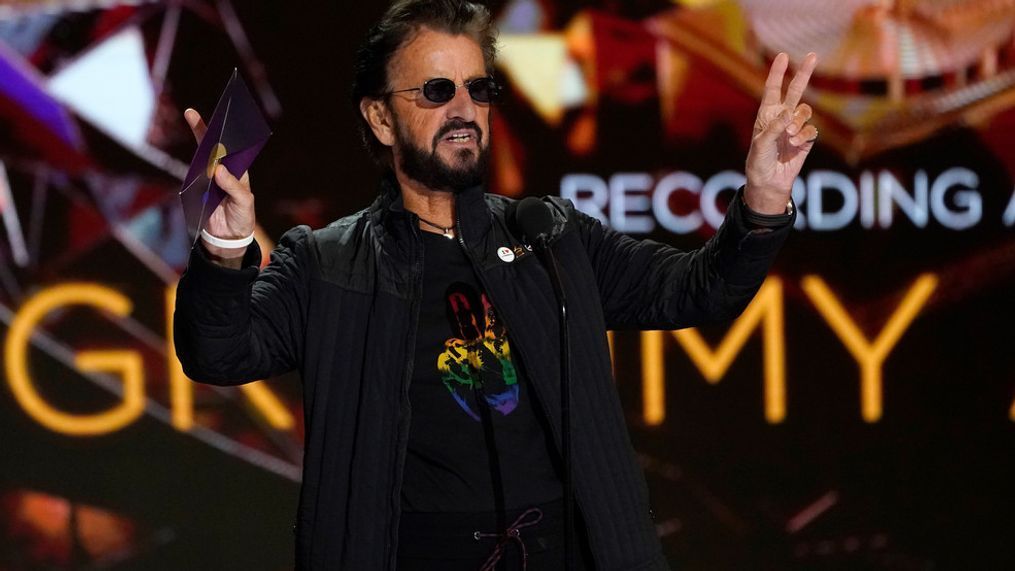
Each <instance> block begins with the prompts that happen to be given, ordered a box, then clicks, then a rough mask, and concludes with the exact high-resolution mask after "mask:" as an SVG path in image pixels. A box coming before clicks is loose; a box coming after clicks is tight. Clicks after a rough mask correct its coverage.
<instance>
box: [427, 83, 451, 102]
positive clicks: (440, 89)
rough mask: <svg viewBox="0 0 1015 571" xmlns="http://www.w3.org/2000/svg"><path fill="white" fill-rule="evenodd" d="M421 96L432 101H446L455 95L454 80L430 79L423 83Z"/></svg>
mask: <svg viewBox="0 0 1015 571" xmlns="http://www.w3.org/2000/svg"><path fill="white" fill-rule="evenodd" d="M423 97H426V98H427V100H429V101H432V102H434V103H447V102H448V101H451V100H452V99H453V98H454V97H455V82H453V81H451V80H450V79H445V78H437V79H431V80H430V81H427V82H426V83H424V84H423Z"/></svg>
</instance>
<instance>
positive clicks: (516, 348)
mask: <svg viewBox="0 0 1015 571" xmlns="http://www.w3.org/2000/svg"><path fill="white" fill-rule="evenodd" d="M461 224H462V220H461V217H460V216H459V215H458V213H457V211H456V212H455V234H456V235H457V236H458V244H459V245H461V247H462V250H464V251H465V257H466V258H468V260H469V263H470V264H472V269H473V271H474V272H476V276H477V277H478V278H479V283H480V284H482V285H483V289H484V290H486V295H487V296H488V297H489V298H490V303H492V304H493V306H494V307H497V300H495V299H494V298H493V292H492V291H490V287H489V285H488V284H487V282H486V276H484V275H483V268H482V266H481V265H480V264H479V263H478V262H476V260H475V259H474V258H473V257H472V252H471V251H470V250H469V248H468V247H467V246H466V245H465V238H464V236H463V234H462V227H461ZM497 318H498V319H500V320H501V321H503V322H504V326H505V327H506V328H507V330H508V331H513V329H512V328H511V324H510V323H508V320H507V316H505V315H504V314H502V313H497ZM511 351H512V352H517V353H518V358H519V359H521V360H522V361H525V354H524V353H523V352H522V348H521V346H520V345H518V346H513V347H511ZM529 381H530V382H531V386H532V388H533V390H535V391H536V396H537V397H538V400H539V403H540V404H539V408H540V410H541V411H542V413H543V416H545V417H546V420H547V423H546V424H547V425H548V426H549V427H550V431H551V432H552V433H553V436H554V443H556V441H558V440H560V439H561V438H562V437H561V434H560V431H559V429H558V424H559V419H558V422H553V419H552V418H550V415H549V413H547V411H546V407H545V406H544V405H543V404H542V403H544V402H546V395H544V394H542V391H541V390H540V387H539V386H538V383H536V382H532V381H533V380H532V379H529ZM557 453H558V455H560V457H561V461H563V453H562V451H561V450H559V449H558V450H557ZM577 496H578V494H577V491H576V492H575V505H576V506H579V509H580V505H581V504H580V503H579V502H578V498H577Z"/></svg>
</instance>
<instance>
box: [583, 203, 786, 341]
mask: <svg viewBox="0 0 1015 571" xmlns="http://www.w3.org/2000/svg"><path fill="white" fill-rule="evenodd" d="M741 193H742V190H741V191H740V192H737V194H736V196H735V197H734V201H733V202H731V203H730V207H729V209H728V211H727V213H726V218H725V220H724V221H723V224H722V225H721V226H720V227H719V229H718V231H716V233H715V235H713V236H712V237H711V238H710V239H709V240H708V241H707V242H706V243H705V244H704V246H702V247H701V248H699V249H697V250H694V251H689V252H685V251H682V250H678V249H676V248H673V247H671V246H668V245H666V244H662V243H659V242H655V241H653V240H636V239H634V238H631V237H630V236H626V235H624V234H622V233H620V232H617V231H614V230H612V229H610V228H606V227H604V226H603V225H602V223H601V222H600V221H599V220H597V219H595V218H593V217H591V216H588V215H586V214H584V213H581V212H578V211H574V215H575V216H576V217H577V222H578V228H579V232H580V233H581V235H582V240H583V241H584V244H585V247H586V250H587V251H588V255H589V258H590V260H591V263H592V266H593V271H594V272H595V276H596V281H597V285H598V287H599V292H600V296H601V298H602V304H603V312H604V316H605V318H606V325H607V327H608V328H610V329H680V328H683V327H694V326H697V325H701V324H704V323H712V322H722V321H729V320H732V319H734V318H735V317H737V316H738V315H740V313H741V312H742V311H743V310H744V308H746V307H747V305H748V304H749V303H750V301H751V299H753V298H754V294H755V293H757V291H758V289H759V288H760V287H761V284H762V282H763V281H764V280H765V275H766V273H767V272H768V269H769V267H770V266H771V265H772V262H773V261H774V259H775V255H776V253H778V251H779V248H780V247H781V246H782V243H783V242H784V241H785V240H786V237H787V236H788V235H789V232H790V230H791V228H792V226H793V221H795V219H796V215H795V211H796V209H795V208H794V216H793V219H792V220H791V221H790V222H789V223H787V224H786V225H785V226H782V227H779V228H775V229H751V228H750V227H748V226H747V223H746V221H745V220H744V213H743V208H746V207H745V206H744V205H743V203H742V200H741Z"/></svg>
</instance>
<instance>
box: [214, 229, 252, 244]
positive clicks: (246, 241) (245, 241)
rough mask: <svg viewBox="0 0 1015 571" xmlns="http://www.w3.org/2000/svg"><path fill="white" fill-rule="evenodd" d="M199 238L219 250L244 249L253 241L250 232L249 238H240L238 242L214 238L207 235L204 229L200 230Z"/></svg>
mask: <svg viewBox="0 0 1015 571" xmlns="http://www.w3.org/2000/svg"><path fill="white" fill-rule="evenodd" d="M201 238H202V239H203V240H204V241H205V242H208V243H209V244H211V245H212V246H218V247H219V248H246V247H247V246H249V245H250V243H251V242H253V241H254V233H253V232H251V233H250V236H247V237H246V238H240V239H239V240H223V239H222V238H216V237H215V236H212V235H211V234H209V233H208V231H207V230H205V229H204V228H202V229H201Z"/></svg>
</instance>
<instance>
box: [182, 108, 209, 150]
mask: <svg viewBox="0 0 1015 571" xmlns="http://www.w3.org/2000/svg"><path fill="white" fill-rule="evenodd" d="M183 118H184V119H185V120H186V121H187V125H190V131H191V132H192V133H194V138H195V139H197V144H199V145H200V144H201V139H203V138H204V134H205V132H207V131H208V127H206V126H205V124H204V119H201V114H200V113H198V112H197V111H195V110H193V109H191V108H189V107H188V108H187V110H185V111H184V112H183Z"/></svg>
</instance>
